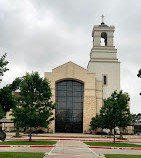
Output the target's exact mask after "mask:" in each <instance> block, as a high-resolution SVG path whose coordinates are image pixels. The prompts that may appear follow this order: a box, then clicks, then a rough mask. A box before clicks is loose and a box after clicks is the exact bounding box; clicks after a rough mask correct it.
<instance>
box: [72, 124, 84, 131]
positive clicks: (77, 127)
mask: <svg viewBox="0 0 141 158" xmlns="http://www.w3.org/2000/svg"><path fill="white" fill-rule="evenodd" d="M81 131H82V124H81V123H74V124H73V132H74V133H80V132H81Z"/></svg>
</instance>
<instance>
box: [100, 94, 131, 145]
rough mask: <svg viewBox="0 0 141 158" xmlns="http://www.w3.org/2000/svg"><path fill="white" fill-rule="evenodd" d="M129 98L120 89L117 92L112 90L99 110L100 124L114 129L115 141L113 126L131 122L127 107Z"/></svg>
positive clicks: (123, 126)
mask: <svg viewBox="0 0 141 158" xmlns="http://www.w3.org/2000/svg"><path fill="white" fill-rule="evenodd" d="M129 100H130V98H129V96H128V94H123V93H122V91H120V92H119V93H117V92H116V91H114V92H113V93H112V94H111V96H110V97H109V98H107V99H105V100H104V106H103V107H102V108H101V110H100V116H101V120H102V124H103V125H104V127H105V128H108V129H110V130H112V129H114V143H115V127H122V128H125V127H127V126H128V125H129V124H130V122H131V114H130V110H129V107H128V102H129Z"/></svg>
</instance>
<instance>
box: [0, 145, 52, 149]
mask: <svg viewBox="0 0 141 158" xmlns="http://www.w3.org/2000/svg"><path fill="white" fill-rule="evenodd" d="M0 147H28V148H29V147H39V148H40V147H41V148H43V147H44V148H53V147H54V145H0Z"/></svg>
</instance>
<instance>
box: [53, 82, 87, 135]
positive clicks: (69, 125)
mask: <svg viewBox="0 0 141 158" xmlns="http://www.w3.org/2000/svg"><path fill="white" fill-rule="evenodd" d="M83 89H84V86H83V83H81V82H78V81H74V80H64V81H60V82H57V83H56V110H55V117H56V120H55V132H67V133H82V132H83V91H84V90H83Z"/></svg>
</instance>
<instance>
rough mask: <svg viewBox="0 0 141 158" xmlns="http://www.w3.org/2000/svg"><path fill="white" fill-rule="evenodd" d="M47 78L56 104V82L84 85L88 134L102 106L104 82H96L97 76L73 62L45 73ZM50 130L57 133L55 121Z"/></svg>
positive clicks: (84, 121) (84, 127)
mask: <svg viewBox="0 0 141 158" xmlns="http://www.w3.org/2000/svg"><path fill="white" fill-rule="evenodd" d="M45 77H46V78H47V79H48V80H49V82H50V84H51V89H52V94H53V97H52V100H53V101H54V102H55V86H56V82H58V81H60V80H77V81H80V82H82V83H84V102H83V133H84V132H85V133H87V132H88V130H89V128H90V126H89V124H90V121H91V118H92V117H94V116H95V115H96V113H99V112H98V110H99V109H100V107H101V106H102V82H100V81H96V78H95V74H91V73H88V71H87V70H86V69H84V68H82V67H80V66H78V65H76V64H74V63H72V62H68V63H66V64H64V65H61V66H59V67H57V68H55V69H53V70H52V72H45ZM96 88H97V90H96ZM97 104H98V106H97ZM54 114H55V110H54ZM50 128H51V129H52V130H53V132H55V121H52V123H51V124H50Z"/></svg>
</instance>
